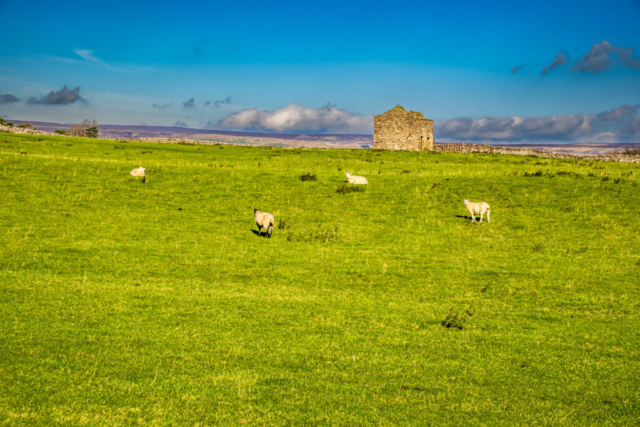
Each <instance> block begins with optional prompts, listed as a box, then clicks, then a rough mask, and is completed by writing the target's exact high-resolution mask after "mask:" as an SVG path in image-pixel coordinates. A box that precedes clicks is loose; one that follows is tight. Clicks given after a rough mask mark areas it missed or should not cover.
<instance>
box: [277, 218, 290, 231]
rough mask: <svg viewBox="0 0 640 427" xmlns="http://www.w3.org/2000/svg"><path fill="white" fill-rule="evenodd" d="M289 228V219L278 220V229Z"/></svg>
mask: <svg viewBox="0 0 640 427" xmlns="http://www.w3.org/2000/svg"><path fill="white" fill-rule="evenodd" d="M289 228H291V221H289V220H287V219H279V220H278V230H287V229H289Z"/></svg>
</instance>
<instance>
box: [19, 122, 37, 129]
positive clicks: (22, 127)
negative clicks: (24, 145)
mask: <svg viewBox="0 0 640 427" xmlns="http://www.w3.org/2000/svg"><path fill="white" fill-rule="evenodd" d="M18 127H19V128H20V129H32V130H36V128H35V126H33V125H32V124H31V123H23V124H21V125H18Z"/></svg>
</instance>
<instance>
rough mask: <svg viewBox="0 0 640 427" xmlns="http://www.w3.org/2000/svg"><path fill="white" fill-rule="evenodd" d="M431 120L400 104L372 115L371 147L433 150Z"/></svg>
mask: <svg viewBox="0 0 640 427" xmlns="http://www.w3.org/2000/svg"><path fill="white" fill-rule="evenodd" d="M435 144H436V142H435V139H434V138H433V120H429V119H425V118H424V117H422V113H419V112H417V111H407V110H405V109H404V108H402V107H401V106H400V105H398V106H397V107H393V108H392V109H391V110H389V111H387V112H386V113H384V114H380V115H378V116H373V148H374V149H381V150H408V151H433V150H435Z"/></svg>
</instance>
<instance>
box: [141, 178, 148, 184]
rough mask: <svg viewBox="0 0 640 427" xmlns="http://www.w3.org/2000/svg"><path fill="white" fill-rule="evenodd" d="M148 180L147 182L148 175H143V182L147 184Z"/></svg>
mask: <svg viewBox="0 0 640 427" xmlns="http://www.w3.org/2000/svg"><path fill="white" fill-rule="evenodd" d="M146 182H147V177H146V176H143V177H142V183H143V184H145V183H146Z"/></svg>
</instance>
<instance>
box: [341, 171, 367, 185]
mask: <svg viewBox="0 0 640 427" xmlns="http://www.w3.org/2000/svg"><path fill="white" fill-rule="evenodd" d="M346 175H347V181H348V182H349V184H368V183H369V181H367V178H365V177H364V176H357V175H351V174H350V173H347V174H346Z"/></svg>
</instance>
